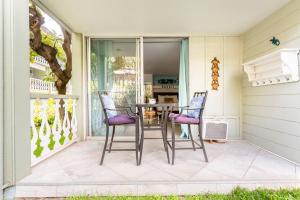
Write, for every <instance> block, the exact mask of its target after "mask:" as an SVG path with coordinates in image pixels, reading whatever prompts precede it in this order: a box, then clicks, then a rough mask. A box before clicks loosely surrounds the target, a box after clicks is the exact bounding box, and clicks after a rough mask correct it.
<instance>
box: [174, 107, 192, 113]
mask: <svg viewBox="0 0 300 200" xmlns="http://www.w3.org/2000/svg"><path fill="white" fill-rule="evenodd" d="M188 107H189V106H172V107H171V112H173V110H174V108H177V109H178V110H182V109H184V108H188Z"/></svg>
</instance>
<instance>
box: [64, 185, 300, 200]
mask: <svg viewBox="0 0 300 200" xmlns="http://www.w3.org/2000/svg"><path fill="white" fill-rule="evenodd" d="M136 199H138V200H183V199H184V200H300V189H279V190H270V189H256V190H252V191H250V190H247V189H244V188H240V187H237V188H235V189H234V190H233V191H232V192H231V193H230V194H200V195H187V196H141V197H137V196H106V197H94V196H78V197H68V198H67V200H136Z"/></svg>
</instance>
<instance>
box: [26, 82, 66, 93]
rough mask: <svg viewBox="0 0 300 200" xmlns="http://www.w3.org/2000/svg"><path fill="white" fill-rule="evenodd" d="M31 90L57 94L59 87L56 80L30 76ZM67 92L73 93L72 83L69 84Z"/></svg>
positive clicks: (32, 91)
mask: <svg viewBox="0 0 300 200" xmlns="http://www.w3.org/2000/svg"><path fill="white" fill-rule="evenodd" d="M30 92H31V93H42V94H57V89H56V87H55V84H54V82H48V81H43V80H40V79H36V78H30ZM67 94H72V85H71V84H70V83H68V84H67Z"/></svg>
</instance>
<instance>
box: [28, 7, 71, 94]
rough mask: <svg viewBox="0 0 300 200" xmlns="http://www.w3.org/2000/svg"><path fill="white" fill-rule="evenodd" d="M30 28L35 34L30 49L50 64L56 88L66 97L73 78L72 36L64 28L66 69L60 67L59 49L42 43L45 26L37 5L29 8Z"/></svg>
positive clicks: (63, 45) (31, 39)
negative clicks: (42, 31)
mask: <svg viewBox="0 0 300 200" xmlns="http://www.w3.org/2000/svg"><path fill="white" fill-rule="evenodd" d="M29 22H30V23H29V28H30V31H31V32H32V33H33V37H32V38H30V47H31V48H32V49H33V50H34V51H35V52H37V53H38V54H39V55H40V56H42V57H43V58H45V60H46V61H47V62H48V64H49V66H50V69H51V71H52V72H53V73H54V74H55V75H56V77H57V80H56V81H55V87H56V89H57V91H58V94H62V95H65V94H66V92H67V84H68V82H69V81H70V79H71V78H72V52H71V40H72V38H71V34H70V33H69V32H68V31H67V30H65V29H64V28H62V32H63V34H64V42H63V44H62V48H63V50H64V52H65V54H66V58H67V61H66V64H65V69H64V70H62V67H61V66H60V65H59V63H58V60H57V58H56V54H57V49H56V48H55V46H54V47H52V46H50V45H48V44H45V43H43V42H42V34H41V26H42V25H43V24H44V17H43V16H42V15H41V13H40V12H39V11H38V10H37V9H36V7H35V5H33V6H32V7H30V8H29Z"/></svg>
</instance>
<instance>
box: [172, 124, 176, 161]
mask: <svg viewBox="0 0 300 200" xmlns="http://www.w3.org/2000/svg"><path fill="white" fill-rule="evenodd" d="M174 160H175V122H174V121H173V120H172V165H174Z"/></svg>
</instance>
